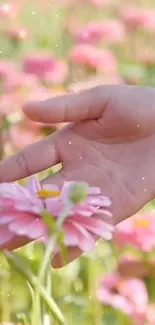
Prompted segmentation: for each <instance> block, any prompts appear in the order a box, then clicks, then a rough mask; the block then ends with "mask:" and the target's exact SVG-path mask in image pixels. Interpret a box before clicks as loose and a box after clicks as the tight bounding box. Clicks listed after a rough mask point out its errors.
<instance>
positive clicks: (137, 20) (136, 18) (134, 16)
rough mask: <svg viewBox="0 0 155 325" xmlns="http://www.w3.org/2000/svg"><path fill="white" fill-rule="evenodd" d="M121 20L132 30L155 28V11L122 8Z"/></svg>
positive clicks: (129, 7)
mask: <svg viewBox="0 0 155 325" xmlns="http://www.w3.org/2000/svg"><path fill="white" fill-rule="evenodd" d="M121 18H122V20H123V21H124V22H125V24H126V25H127V26H128V27H130V28H146V29H148V30H151V29H153V30H154V28H155V11H153V10H150V9H140V8H137V7H134V6H133V7H132V6H127V7H124V8H123V9H122V8H121Z"/></svg>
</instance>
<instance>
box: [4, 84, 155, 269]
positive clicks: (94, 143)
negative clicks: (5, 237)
mask: <svg viewBox="0 0 155 325" xmlns="http://www.w3.org/2000/svg"><path fill="white" fill-rule="evenodd" d="M23 110H24V113H25V114H26V115H27V116H28V117H29V118H30V119H31V120H34V121H39V122H43V123H45V124H46V123H58V122H73V123H69V124H68V125H67V126H66V127H65V128H63V129H62V130H60V131H58V132H56V133H55V134H54V135H51V136H49V137H47V138H45V139H43V140H42V141H41V142H38V143H36V144H33V145H31V146H29V147H27V148H25V149H24V150H23V151H21V152H19V153H18V154H16V155H14V156H13V157H11V158H9V159H8V160H6V161H3V162H1V163H0V180H1V182H4V181H14V180H17V179H20V178H23V177H27V176H29V175H31V174H34V173H36V172H39V171H41V170H44V169H46V168H48V167H51V166H53V165H55V164H57V163H59V162H62V164H63V168H62V170H61V171H60V172H58V173H57V174H55V175H54V176H52V177H50V178H48V179H46V180H43V182H44V183H47V182H48V183H50V182H51V183H57V184H62V183H63V182H64V181H66V180H75V181H76V180H82V181H87V182H88V183H89V184H90V185H97V186H99V187H100V188H101V189H102V191H103V193H104V194H105V195H107V196H109V197H110V199H111V201H112V212H113V215H114V222H115V224H117V223H119V222H120V221H122V220H123V219H125V218H128V217H130V216H132V215H133V214H135V213H136V212H137V211H138V210H139V209H140V208H142V207H143V206H144V205H145V204H146V203H147V202H148V201H150V200H151V199H153V198H154V196H155V135H154V133H155V90H154V89H153V88H144V87H134V86H119V85H118V86H100V87H97V88H93V89H90V90H88V91H85V92H82V93H79V94H69V95H65V96H60V97H57V98H52V99H49V100H47V101H43V102H34V103H28V104H26V105H25V107H24V108H23ZM78 254H79V251H78V250H71V251H70V259H73V258H74V257H75V256H77V255H78ZM55 262H56V265H58V264H59V263H60V261H59V257H56V259H55Z"/></svg>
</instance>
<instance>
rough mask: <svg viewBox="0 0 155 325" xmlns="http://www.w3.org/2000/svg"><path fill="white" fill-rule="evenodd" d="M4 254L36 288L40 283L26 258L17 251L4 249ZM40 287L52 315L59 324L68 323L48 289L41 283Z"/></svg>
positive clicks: (64, 324)
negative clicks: (16, 252) (12, 251)
mask: <svg viewBox="0 0 155 325" xmlns="http://www.w3.org/2000/svg"><path fill="white" fill-rule="evenodd" d="M4 254H5V257H6V259H7V261H8V262H9V263H10V265H12V267H14V268H15V269H16V270H17V271H18V272H20V274H21V275H22V276H24V278H26V279H27V280H28V282H29V283H30V285H31V286H32V288H36V285H38V283H37V278H36V276H35V275H34V274H33V273H32V272H31V270H30V269H29V267H28V266H27V263H26V262H25V260H24V259H23V258H22V257H21V256H19V255H17V254H15V253H11V252H8V251H4ZM38 287H39V294H40V296H41V298H42V299H43V301H44V303H45V305H46V307H47V308H48V309H49V311H50V313H51V315H52V316H53V317H54V318H55V319H56V321H57V322H58V324H59V325H67V322H66V320H65V319H64V316H63V314H62V313H61V311H60V309H59V308H58V306H57V304H56V303H55V301H54V300H53V299H52V297H50V296H49V294H48V292H47V291H46V289H45V288H44V287H43V286H42V285H41V284H39V285H38Z"/></svg>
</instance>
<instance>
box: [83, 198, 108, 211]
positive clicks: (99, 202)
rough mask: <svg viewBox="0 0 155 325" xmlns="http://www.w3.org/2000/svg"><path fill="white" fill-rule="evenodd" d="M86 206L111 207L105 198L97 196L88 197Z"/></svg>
mask: <svg viewBox="0 0 155 325" xmlns="http://www.w3.org/2000/svg"><path fill="white" fill-rule="evenodd" d="M86 202H87V203H88V204H91V205H93V206H99V207H101V208H102V207H109V206H110V205H111V201H110V200H109V199H108V198H107V197H106V196H102V195H100V196H98V197H93V196H89V197H88V198H87V200H86Z"/></svg>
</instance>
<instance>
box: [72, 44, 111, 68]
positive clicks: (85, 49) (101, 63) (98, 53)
mask: <svg viewBox="0 0 155 325" xmlns="http://www.w3.org/2000/svg"><path fill="white" fill-rule="evenodd" d="M70 58H71V60H72V61H73V62H74V63H75V64H82V65H85V66H88V67H90V68H93V69H98V70H99V71H102V72H113V73H115V72H116V69H117V61H116V58H115V56H114V55H113V53H112V52H111V51H109V50H105V49H98V48H95V47H94V46H91V45H88V44H82V45H76V46H74V47H73V48H72V50H71V52H70Z"/></svg>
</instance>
